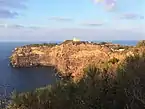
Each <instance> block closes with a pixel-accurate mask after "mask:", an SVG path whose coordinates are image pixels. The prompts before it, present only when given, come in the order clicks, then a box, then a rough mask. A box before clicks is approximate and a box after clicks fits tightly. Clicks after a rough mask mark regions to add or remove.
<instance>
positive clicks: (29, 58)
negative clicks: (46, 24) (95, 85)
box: [10, 40, 134, 78]
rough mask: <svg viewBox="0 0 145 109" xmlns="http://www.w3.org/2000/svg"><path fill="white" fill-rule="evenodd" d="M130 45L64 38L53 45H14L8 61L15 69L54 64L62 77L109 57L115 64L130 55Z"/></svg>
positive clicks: (79, 75)
mask: <svg viewBox="0 0 145 109" xmlns="http://www.w3.org/2000/svg"><path fill="white" fill-rule="evenodd" d="M133 48H134V47H128V46H121V45H118V44H112V43H105V42H104V43H92V42H84V41H77V42H75V41H73V40H67V41H64V42H63V43H61V44H58V45H57V44H56V45H53V46H48V45H43V44H42V45H41V44H39V45H37V46H36V45H35V46H34V45H27V46H22V47H18V48H15V50H14V51H13V53H12V55H11V57H10V63H11V65H12V66H13V67H17V68H20V67H36V66H54V67H55V68H56V69H57V70H58V71H59V73H60V74H61V75H63V76H65V75H70V76H72V77H77V78H80V77H82V76H83V73H82V72H83V69H84V68H85V67H86V66H87V65H89V64H92V63H95V64H100V63H105V62H106V61H110V60H111V59H113V58H115V59H118V60H119V61H118V63H119V62H121V60H123V59H124V57H125V56H127V55H133V50H132V49H133ZM131 51H132V52H131Z"/></svg>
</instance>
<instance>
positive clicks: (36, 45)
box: [29, 43, 58, 47]
mask: <svg viewBox="0 0 145 109" xmlns="http://www.w3.org/2000/svg"><path fill="white" fill-rule="evenodd" d="M56 45H58V44H57V43H42V44H30V45H29V46H31V47H39V46H48V47H53V46H56Z"/></svg>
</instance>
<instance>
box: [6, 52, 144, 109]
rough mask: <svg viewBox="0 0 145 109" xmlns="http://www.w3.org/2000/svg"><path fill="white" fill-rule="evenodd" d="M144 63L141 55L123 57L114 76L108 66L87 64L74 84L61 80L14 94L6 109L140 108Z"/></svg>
mask: <svg viewBox="0 0 145 109" xmlns="http://www.w3.org/2000/svg"><path fill="white" fill-rule="evenodd" d="M117 61H118V60H117V59H113V60H112V61H111V62H117ZM144 62H145V53H142V54H136V55H135V56H130V57H127V58H126V60H125V61H124V62H123V63H122V64H121V65H119V66H118V68H117V70H116V73H115V74H114V73H112V72H110V71H109V70H108V67H104V68H101V69H100V68H97V67H96V66H94V65H90V66H88V67H87V68H86V69H84V72H85V73H86V75H85V76H84V77H83V78H82V79H81V80H80V81H79V82H78V83H74V82H73V81H71V79H70V80H69V81H67V80H61V81H58V82H57V83H56V84H55V85H53V86H48V87H45V88H40V89H36V90H35V91H31V92H27V93H21V94H17V93H14V94H13V96H12V102H11V103H10V104H9V106H8V109H144V108H145V97H144V94H145V84H144V83H145V73H144V72H143V71H144V70H145V63H144Z"/></svg>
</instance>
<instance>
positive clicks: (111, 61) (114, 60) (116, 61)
mask: <svg viewBox="0 0 145 109" xmlns="http://www.w3.org/2000/svg"><path fill="white" fill-rule="evenodd" d="M118 62H119V59H117V58H115V57H113V58H111V59H110V60H109V61H108V63H112V64H116V63H118Z"/></svg>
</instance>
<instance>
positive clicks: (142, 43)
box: [136, 40, 145, 47]
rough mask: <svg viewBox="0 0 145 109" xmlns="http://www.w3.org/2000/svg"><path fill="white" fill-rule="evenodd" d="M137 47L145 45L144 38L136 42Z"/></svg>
mask: <svg viewBox="0 0 145 109" xmlns="http://www.w3.org/2000/svg"><path fill="white" fill-rule="evenodd" d="M136 46H137V47H142V46H145V40H141V41H139V42H138V43H137V44H136Z"/></svg>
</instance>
